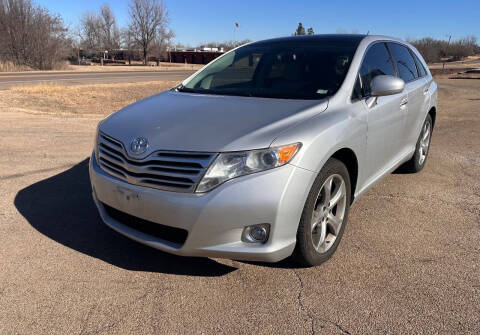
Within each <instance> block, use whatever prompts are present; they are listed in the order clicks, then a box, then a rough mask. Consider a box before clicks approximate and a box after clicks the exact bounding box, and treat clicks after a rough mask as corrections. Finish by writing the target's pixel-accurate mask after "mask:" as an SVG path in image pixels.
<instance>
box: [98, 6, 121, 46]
mask: <svg viewBox="0 0 480 335" xmlns="http://www.w3.org/2000/svg"><path fill="white" fill-rule="evenodd" d="M100 39H101V44H102V47H103V49H105V50H107V51H109V52H110V51H112V50H114V49H119V48H120V30H119V29H118V27H117V23H116V22H115V15H114V14H113V12H112V10H111V9H110V6H109V5H108V4H103V5H102V7H100Z"/></svg>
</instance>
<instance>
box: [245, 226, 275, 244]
mask: <svg viewBox="0 0 480 335" xmlns="http://www.w3.org/2000/svg"><path fill="white" fill-rule="evenodd" d="M269 233H270V225H269V224H268V223H261V224H257V225H253V226H248V227H245V229H243V233H242V241H243V242H249V243H265V242H267V240H268V234H269Z"/></svg>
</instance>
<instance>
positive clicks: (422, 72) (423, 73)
mask: <svg viewBox="0 0 480 335" xmlns="http://www.w3.org/2000/svg"><path fill="white" fill-rule="evenodd" d="M412 54H413V56H414V58H415V63H417V70H418V76H419V77H423V76H426V75H427V71H425V68H424V67H423V64H422V62H421V61H420V59H418V57H417V55H415V54H414V53H413V52H412Z"/></svg>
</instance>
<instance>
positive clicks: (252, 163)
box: [196, 143, 301, 193]
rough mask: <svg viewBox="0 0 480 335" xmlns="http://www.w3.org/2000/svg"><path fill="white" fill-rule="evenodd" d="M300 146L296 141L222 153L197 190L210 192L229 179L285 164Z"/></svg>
mask: <svg viewBox="0 0 480 335" xmlns="http://www.w3.org/2000/svg"><path fill="white" fill-rule="evenodd" d="M300 147H301V144H300V143H294V144H290V145H285V146H282V147H276V148H268V149H261V150H251V151H240V152H227V153H221V154H219V155H218V156H217V158H216V159H215V161H214V162H213V163H212V165H210V167H209V168H208V170H207V172H206V173H205V176H203V178H202V180H201V181H200V183H199V184H198V186H197V190H196V192H197V193H202V192H208V191H210V190H211V189H213V188H215V187H217V186H218V185H220V184H222V183H224V182H226V181H227V180H230V179H233V178H236V177H240V176H244V175H247V174H251V173H255V172H260V171H265V170H269V169H273V168H276V167H279V166H282V165H285V164H287V163H288V162H290V161H291V160H292V158H293V156H295V154H296V153H297V151H298V150H299V149H300Z"/></svg>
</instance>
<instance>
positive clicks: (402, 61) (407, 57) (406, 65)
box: [388, 43, 418, 83]
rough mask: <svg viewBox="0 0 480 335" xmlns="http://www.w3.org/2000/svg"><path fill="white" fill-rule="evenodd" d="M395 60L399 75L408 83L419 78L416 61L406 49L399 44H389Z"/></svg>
mask: <svg viewBox="0 0 480 335" xmlns="http://www.w3.org/2000/svg"><path fill="white" fill-rule="evenodd" d="M388 47H389V48H390V51H391V52H392V56H393V59H394V60H395V64H396V65H397V70H398V75H399V77H400V78H402V79H403V80H404V81H405V82H406V83H407V82H409V81H412V80H415V79H416V78H418V74H417V67H416V66H415V60H414V59H413V57H412V55H411V54H410V52H409V51H408V49H407V48H406V47H404V46H403V45H400V44H397V43H388Z"/></svg>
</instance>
